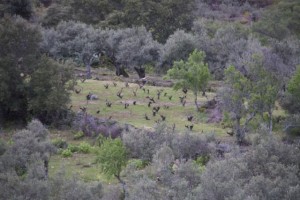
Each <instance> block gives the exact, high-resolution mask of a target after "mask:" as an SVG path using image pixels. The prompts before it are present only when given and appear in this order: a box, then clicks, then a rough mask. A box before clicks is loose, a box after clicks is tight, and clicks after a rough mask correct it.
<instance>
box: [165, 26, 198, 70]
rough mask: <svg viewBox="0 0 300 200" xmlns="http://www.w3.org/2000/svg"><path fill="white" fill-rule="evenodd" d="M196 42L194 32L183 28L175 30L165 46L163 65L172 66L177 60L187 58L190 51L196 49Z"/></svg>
mask: <svg viewBox="0 0 300 200" xmlns="http://www.w3.org/2000/svg"><path fill="white" fill-rule="evenodd" d="M196 44H197V43H196V37H195V36H194V35H193V34H191V33H186V32H185V31H183V30H177V31H175V32H174V33H173V34H172V35H170V36H169V37H168V39H167V41H166V43H165V44H164V46H163V51H162V61H161V62H162V66H163V67H170V66H172V64H173V62H175V61H179V60H187V59H188V56H189V55H190V53H192V52H193V51H194V49H196V47H197V46H196ZM165 65H166V66H165Z"/></svg>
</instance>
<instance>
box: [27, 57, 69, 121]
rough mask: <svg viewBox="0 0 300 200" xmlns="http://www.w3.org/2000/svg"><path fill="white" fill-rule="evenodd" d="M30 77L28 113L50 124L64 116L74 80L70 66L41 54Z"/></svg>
mask: <svg viewBox="0 0 300 200" xmlns="http://www.w3.org/2000/svg"><path fill="white" fill-rule="evenodd" d="M36 67H37V69H36V70H35V71H34V72H33V74H32V75H31V77H30V85H29V98H30V99H29V100H28V109H29V111H30V113H31V114H32V115H33V116H35V117H37V118H38V119H40V120H41V121H43V122H44V123H46V124H50V123H51V122H54V121H55V120H59V119H61V118H64V117H63V116H60V115H63V113H66V112H67V109H68V107H67V104H68V103H70V95H71V93H70V91H71V90H72V88H73V86H74V84H75V82H72V80H73V73H72V70H71V68H69V67H67V66H65V65H61V64H59V63H57V62H55V61H53V60H50V59H49V58H47V57H45V56H43V57H42V58H41V59H40V61H39V63H38V64H37V66H36Z"/></svg>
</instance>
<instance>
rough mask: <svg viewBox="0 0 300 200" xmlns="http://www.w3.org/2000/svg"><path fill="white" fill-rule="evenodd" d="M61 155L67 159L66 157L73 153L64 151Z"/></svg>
mask: <svg viewBox="0 0 300 200" xmlns="http://www.w3.org/2000/svg"><path fill="white" fill-rule="evenodd" d="M61 155H62V156H63V157H65V158H67V157H72V155H73V153H72V151H71V150H70V149H65V150H63V151H62V152H61Z"/></svg>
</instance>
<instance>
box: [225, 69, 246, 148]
mask: <svg viewBox="0 0 300 200" xmlns="http://www.w3.org/2000/svg"><path fill="white" fill-rule="evenodd" d="M225 77H226V78H225V84H226V86H227V87H225V88H224V90H223V91H222V94H221V98H222V102H223V108H224V110H225V111H226V112H230V114H231V118H232V119H233V120H234V121H235V124H234V129H235V130H236V131H237V132H238V133H236V136H237V140H238V142H243V141H242V140H244V137H245V136H244V134H245V133H244V130H243V129H244V128H245V127H244V128H241V127H240V123H241V119H242V118H243V117H245V116H246V115H247V106H246V101H247V98H248V97H249V92H250V89H249V87H250V85H251V83H250V82H249V80H248V79H247V78H246V77H244V76H243V75H242V74H241V73H240V72H239V71H238V70H236V69H235V67H233V66H230V67H228V68H227V69H226V70H225Z"/></svg>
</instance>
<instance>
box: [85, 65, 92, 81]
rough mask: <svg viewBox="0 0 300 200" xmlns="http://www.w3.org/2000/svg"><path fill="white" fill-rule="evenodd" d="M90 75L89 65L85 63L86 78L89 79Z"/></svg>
mask: <svg viewBox="0 0 300 200" xmlns="http://www.w3.org/2000/svg"><path fill="white" fill-rule="evenodd" d="M91 78H92V75H91V65H90V64H86V79H91Z"/></svg>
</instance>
